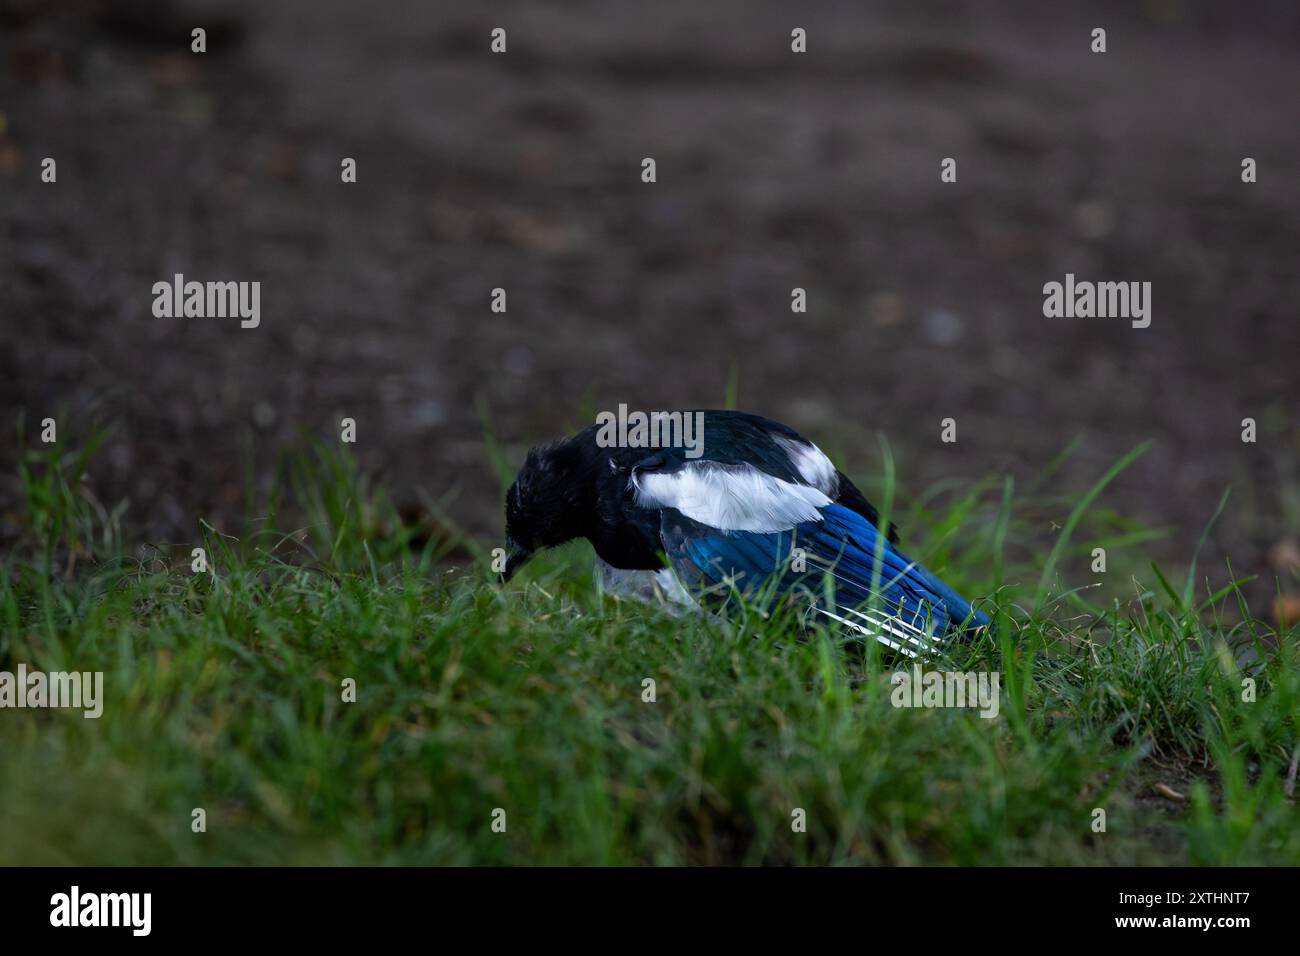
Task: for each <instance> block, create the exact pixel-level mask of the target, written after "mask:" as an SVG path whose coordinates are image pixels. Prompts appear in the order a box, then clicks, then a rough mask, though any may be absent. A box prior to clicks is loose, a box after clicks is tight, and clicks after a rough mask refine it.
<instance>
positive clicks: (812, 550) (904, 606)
mask: <svg viewBox="0 0 1300 956" xmlns="http://www.w3.org/2000/svg"><path fill="white" fill-rule="evenodd" d="M815 511H816V516H815V517H814V518H812V519H809V520H805V521H797V522H793V523H792V524H791V526H790V527H789V528H788V529H786V530H781V531H748V530H728V529H723V528H717V527H712V526H710V525H708V524H705V523H703V522H700V521H697V520H693V519H692V518H690V517H688V516H686V515H684V514H682V513H681V512H680V511H676V510H672V509H669V510H665V511H664V514H663V522H662V528H661V536H662V539H663V545H664V552H665V554H666V556H667V557H668V560H669V563H670V564H671V565H672V568H673V570H674V571H675V572H676V574H677V575H678V577H679V579H680V580H681V581H682V583H683V584H684V585H685V586H686V587H687V588H688V589H699V588H703V589H706V590H712V591H713V592H714V593H716V594H719V595H720V596H723V597H725V596H726V594H728V593H731V592H732V590H733V589H735V591H738V592H739V593H742V594H751V595H757V594H759V593H760V592H761V591H762V590H763V589H764V588H770V589H771V590H773V591H774V592H776V593H780V594H786V593H789V592H791V591H797V592H800V593H801V594H803V595H804V596H805V597H806V598H807V599H808V603H809V606H810V607H811V608H812V613H815V614H818V615H822V616H825V617H826V618H829V619H833V620H836V621H838V622H840V623H841V624H842V625H844V626H845V627H847V628H849V629H850V630H852V631H854V632H856V633H858V634H861V635H863V636H866V637H872V638H875V639H876V640H878V641H880V642H881V643H882V644H885V645H886V646H888V647H891V648H894V649H895V650H898V651H901V652H903V653H905V654H908V655H913V656H914V655H917V654H924V653H928V652H929V651H931V650H932V649H933V647H934V645H935V643H936V641H937V640H938V638H941V637H942V636H943V635H944V633H945V632H946V631H947V630H948V628H949V625H950V623H952V622H951V621H950V616H949V610H948V607H947V606H946V604H945V600H946V598H947V597H948V595H950V594H951V591H949V589H948V588H947V587H946V586H944V585H943V584H941V583H940V582H938V581H937V580H936V579H935V578H934V577H933V576H932V575H930V574H929V572H927V571H926V570H925V569H924V568H921V567H920V566H918V565H917V564H915V563H914V562H912V561H910V560H909V559H908V558H907V557H906V556H905V555H903V554H902V553H901V552H899V551H897V550H896V549H895V548H894V547H893V545H892V544H890V543H889V542H888V541H882V540H881V538H880V536H879V534H878V532H877V530H876V528H875V526H874V525H872V524H871V523H870V522H869V521H867V520H866V519H865V518H864V517H863V516H862V515H860V514H858V513H857V512H855V511H852V510H850V509H848V508H844V507H842V506H840V505H834V504H827V505H824V506H822V507H819V508H817V509H815ZM878 546H879V550H880V553H879V555H878V556H877V554H876V551H877V547H878Z"/></svg>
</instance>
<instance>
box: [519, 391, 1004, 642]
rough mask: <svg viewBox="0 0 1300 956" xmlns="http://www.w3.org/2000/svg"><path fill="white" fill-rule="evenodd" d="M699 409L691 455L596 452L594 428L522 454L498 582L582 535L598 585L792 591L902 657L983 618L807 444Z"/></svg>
mask: <svg viewBox="0 0 1300 956" xmlns="http://www.w3.org/2000/svg"><path fill="white" fill-rule="evenodd" d="M682 414H683V415H694V414H696V413H695V412H685V413H682ZM702 414H703V441H702V443H701V445H700V447H699V448H698V449H697V452H698V457H694V458H692V457H689V456H688V454H687V449H685V448H680V447H678V448H657V449H655V448H645V447H640V448H629V447H601V444H600V443H599V442H598V430H597V426H596V425H592V426H590V427H588V428H585V429H583V430H582V431H580V432H578V433H577V434H576V435H574V436H572V437H570V438H563V439H560V440H559V441H556V442H552V443H551V444H548V445H544V446H542V447H539V448H534V449H533V450H532V451H530V452H529V453H528V458H527V460H526V461H525V463H524V466H523V468H521V469H520V471H519V475H518V477H517V478H516V479H515V482H514V484H513V485H511V486H510V490H509V491H508V492H507V494H506V565H505V578H506V579H509V578H510V576H511V575H513V574H514V573H515V572H516V571H517V570H518V569H519V567H520V566H521V565H522V564H523V563H524V562H525V561H527V560H528V558H529V557H530V556H531V555H533V554H534V553H535V552H537V551H539V550H541V549H543V548H549V547H554V546H556V545H559V544H563V543H565V542H567V541H571V540H573V539H575V538H586V539H587V540H588V541H589V542H591V544H592V546H593V547H594V548H595V551H596V555H597V559H598V564H599V566H600V571H601V576H602V579H603V581H604V583H605V585H606V586H607V587H613V588H614V589H616V590H618V591H623V592H629V591H630V592H634V593H640V594H643V595H644V594H646V593H650V592H651V591H653V592H654V593H657V594H659V595H661V596H664V597H666V598H667V599H668V600H670V601H676V602H680V603H682V604H692V603H695V602H696V601H697V600H698V599H699V598H700V597H701V596H703V597H704V600H705V602H706V603H707V602H708V601H709V599H710V598H709V596H710V595H711V596H713V597H714V598H716V599H718V600H725V599H726V598H727V597H728V596H729V595H734V594H736V593H742V594H750V595H754V594H758V593H760V592H762V593H764V594H769V595H770V594H777V595H782V596H786V597H794V598H796V599H798V600H799V601H800V603H801V604H802V605H803V606H805V607H806V608H807V609H808V610H807V613H808V614H809V615H813V616H816V615H821V616H824V617H825V618H827V619H831V620H834V621H836V622H838V623H839V624H840V625H842V626H843V627H844V628H847V629H848V630H850V631H851V632H854V633H856V634H858V635H861V636H864V637H867V638H874V639H876V640H878V641H879V642H880V643H882V644H884V645H885V646H886V647H889V648H891V649H893V650H895V651H898V652H900V653H903V654H906V655H908V656H919V655H922V654H926V653H928V652H930V651H932V650H933V649H934V648H935V645H936V643H938V642H941V641H942V640H943V639H944V638H947V637H951V636H952V635H956V634H961V633H963V632H966V631H969V630H972V629H975V628H979V627H986V626H988V623H989V620H988V617H987V616H986V615H984V614H983V613H981V612H979V611H976V610H974V609H973V608H972V607H971V604H970V602H969V601H967V600H966V599H965V598H963V597H962V596H961V595H959V594H957V592H955V591H954V590H953V589H952V588H950V587H948V586H947V585H946V584H944V583H943V582H942V581H940V580H939V579H938V578H937V577H935V576H934V575H933V574H931V573H930V572H929V571H927V570H926V569H925V568H923V567H921V566H920V565H918V564H917V563H916V562H915V561H912V560H911V559H910V558H908V557H907V556H906V555H905V554H903V552H901V551H900V550H899V549H898V535H897V531H896V529H895V528H894V527H893V525H892V524H891V525H890V527H889V529H888V530H887V532H886V533H885V534H884V536H883V539H882V535H881V530H880V529H879V527H878V526H879V524H880V515H879V514H878V512H877V511H876V509H875V507H874V506H872V504H871V503H870V502H869V501H867V499H866V498H865V497H864V496H863V495H862V492H860V491H859V490H858V489H857V488H856V487H855V486H854V485H853V482H851V481H850V480H849V479H848V478H847V477H846V476H845V475H844V474H843V473H842V472H840V471H839V470H838V469H837V468H836V467H835V466H834V465H833V464H832V463H831V461H830V459H829V458H827V457H826V455H825V454H823V453H822V451H821V449H819V448H818V447H817V446H816V445H814V444H813V443H812V442H810V441H808V440H807V439H806V438H804V437H802V436H801V435H799V434H798V433H797V432H796V431H794V429H792V428H789V427H788V426H786V425H782V424H780V423H778V422H774V421H771V420H769V419H766V418H762V417H760V416H758V415H750V414H747V413H744V412H736V411H704V412H703V413H702ZM878 559H879V560H878Z"/></svg>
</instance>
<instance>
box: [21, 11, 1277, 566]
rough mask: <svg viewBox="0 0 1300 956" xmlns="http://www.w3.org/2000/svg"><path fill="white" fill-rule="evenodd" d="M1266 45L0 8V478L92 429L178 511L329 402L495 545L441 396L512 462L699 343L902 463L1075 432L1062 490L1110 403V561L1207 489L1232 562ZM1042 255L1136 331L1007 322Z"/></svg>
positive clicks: (753, 387) (401, 480) (314, 419)
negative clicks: (210, 305) (37, 441)
mask: <svg viewBox="0 0 1300 956" xmlns="http://www.w3.org/2000/svg"><path fill="white" fill-rule="evenodd" d="M193 26H204V27H205V28H206V29H207V30H208V52H207V53H206V54H204V55H196V54H192V53H190V52H189V31H190V29H191V28H192V27H193ZM495 26H502V27H504V28H505V29H506V30H507V36H508V52H507V53H506V54H505V55H493V54H492V53H491V52H490V51H489V40H490V37H489V33H490V31H491V29H492V28H493V27H495ZM796 26H799V27H803V28H805V29H806V30H807V31H808V38H809V39H808V47H809V52H808V53H807V54H806V55H795V54H792V53H791V52H790V45H789V44H790V30H791V29H792V28H793V27H796ZM1095 26H1102V27H1105V28H1106V29H1107V31H1108V37H1107V40H1108V47H1109V50H1108V52H1107V53H1106V54H1104V55H1097V54H1093V53H1091V52H1090V49H1089V44H1090V36H1089V34H1090V30H1091V29H1092V28H1093V27H1095ZM1298 51H1300V14H1298V13H1297V7H1296V5H1295V4H1294V3H1290V2H1277V3H1243V4H1228V3H1209V2H1200V3H1193V2H1177V0H1165V2H1159V3H1146V4H1143V3H1092V4H1086V5H1085V4H1074V3H1053V4H1050V5H1047V4H1041V3H1032V2H1025V3H1005V2H981V3H978V4H973V3H972V4H964V3H961V4H959V3H883V4H871V5H866V4H858V3H847V2H845V3H813V4H798V5H793V4H788V3H787V4H780V3H772V2H754V0H746V2H733V0H723V2H710V3H698V2H676V0H673V2H655V3H610V2H596V0H591V2H578V0H574V2H564V3H558V2H557V3H537V2H530V3H523V2H506V0H502V2H498V3H494V4H492V5H491V7H490V9H489V8H488V7H487V6H485V5H483V4H469V3H465V4H457V5H451V4H437V3H356V2H345V0H275V2H265V3H257V4H254V3H202V2H189V0H187V2H176V3H166V2H154V3H145V2H132V0H122V2H113V3H111V4H110V3H95V2H64V0H0V113H3V121H2V122H3V127H4V128H3V132H2V134H0V422H2V423H4V428H5V432H4V434H5V437H4V439H3V443H2V444H0V471H2V472H3V473H4V474H6V475H8V474H11V473H12V472H13V460H14V456H15V454H16V452H17V449H16V443H15V441H14V437H13V435H14V432H13V429H12V424H13V423H14V422H16V421H17V419H18V417H19V414H20V413H22V414H25V416H26V419H27V422H28V428H29V434H28V439H27V441H28V442H29V443H30V442H32V440H33V438H32V435H31V430H32V429H33V427H34V423H35V422H38V421H39V420H40V419H41V418H43V417H45V416H46V415H55V416H57V417H59V419H60V425H61V428H62V429H63V435H65V436H78V435H84V434H85V433H86V432H87V431H88V430H89V428H90V427H91V425H92V424H110V425H112V426H113V432H112V437H111V439H110V440H109V442H108V443H107V445H106V447H105V450H104V452H103V454H102V456H101V458H100V460H98V461H97V463H96V465H95V468H94V482H95V488H96V491H97V493H98V494H99V496H100V497H101V498H102V499H104V500H105V501H109V502H111V501H116V500H118V499H120V498H129V499H130V506H129V508H128V510H127V512H126V518H127V521H128V524H129V526H130V527H131V528H132V529H133V533H134V534H137V535H139V536H141V537H142V538H143V539H147V540H179V541H184V540H191V539H192V538H193V537H194V536H195V533H196V532H195V529H196V519H197V517H198V516H200V515H204V516H207V517H209V518H210V519H211V520H214V521H216V522H218V523H220V522H223V521H225V522H233V521H237V520H238V516H240V515H242V514H243V513H244V512H243V508H244V502H245V499H246V494H247V492H248V491H249V483H250V482H251V483H252V485H253V486H254V487H255V488H264V487H265V484H266V482H267V481H268V480H269V474H270V471H271V468H270V465H271V463H272V462H273V461H274V459H275V456H276V454H277V451H278V450H280V449H282V448H284V447H286V446H289V445H291V444H293V443H295V442H296V441H297V440H298V435H299V429H306V430H307V431H308V432H310V433H313V434H317V435H321V436H326V437H330V438H331V439H333V438H336V437H337V422H338V420H339V419H340V418H341V417H342V416H345V415H347V416H351V417H354V418H355V419H356V420H357V422H358V444H357V445H356V451H357V454H358V455H359V457H360V459H361V461H362V462H363V464H364V465H365V466H366V467H367V468H368V469H369V470H371V471H373V472H374V473H375V474H376V475H377V476H378V477H379V478H381V479H382V480H384V481H385V482H388V483H389V484H391V486H392V487H393V488H394V489H395V495H396V497H398V499H399V500H401V499H407V500H409V499H412V498H413V496H415V495H416V493H417V491H420V490H422V491H423V492H424V493H425V494H427V495H429V496H431V497H435V498H440V499H443V500H444V501H445V502H446V503H447V504H448V507H449V508H450V509H451V511H452V512H453V513H454V514H455V516H456V517H457V519H458V520H460V521H461V522H462V523H463V524H464V525H465V526H466V527H467V528H468V529H470V530H471V531H473V532H474V533H476V534H479V535H483V536H485V537H486V536H495V535H496V534H498V533H499V529H500V518H499V500H500V499H499V487H498V484H497V480H496V477H495V475H494V473H493V471H492V468H491V465H490V462H489V456H488V454H487V452H486V449H485V446H484V442H483V435H484V421H485V419H486V420H490V422H491V425H492V428H493V429H494V430H495V432H496V434H497V436H498V437H499V439H500V440H501V442H502V443H503V444H504V446H505V447H506V450H507V453H508V454H510V455H520V454H521V453H522V450H523V449H524V448H525V447H526V446H527V445H528V444H530V443H534V442H537V441H540V440H542V439H545V438H549V437H553V436H555V435H557V434H559V433H561V432H563V431H566V430H570V429H573V428H576V427H579V426H581V425H582V424H585V423H586V422H587V421H589V420H590V415H591V414H593V413H594V411H595V410H598V409H606V408H608V409H612V408H615V407H617V404H618V403H619V402H626V403H628V404H629V405H630V406H631V407H632V408H643V409H657V408H665V407H691V406H717V405H719V404H721V402H722V401H723V398H724V395H725V392H726V388H727V382H728V379H729V377H730V376H731V375H732V374H733V370H734V374H735V375H736V377H737V381H738V383H739V405H740V407H742V408H745V409H748V410H751V411H756V412H760V413H763V414H766V415H769V416H772V417H774V418H777V419H780V420H783V421H786V422H788V423H790V424H792V425H794V426H795V427H797V428H799V429H800V430H802V431H803V432H804V433H805V434H807V435H808V436H809V437H812V438H814V439H815V440H817V441H819V443H821V444H823V446H824V447H826V448H828V450H831V451H832V452H833V453H837V454H839V455H841V456H842V458H843V460H844V464H845V465H846V466H847V468H848V469H849V470H851V471H865V470H868V469H871V468H875V467H877V464H878V454H877V450H876V444H875V439H874V437H873V432H874V431H876V430H880V431H883V432H885V433H886V434H887V435H888V436H889V439H890V441H891V443H892V446H893V448H894V449H895V452H896V453H897V455H898V457H899V460H900V469H901V470H900V476H901V479H902V483H903V490H904V491H905V492H908V493H913V494H915V493H919V492H920V491H922V490H924V489H925V488H926V487H929V486H930V485H932V484H933V483H934V482H937V481H941V480H944V479H969V478H978V477H983V476H986V475H989V474H1003V473H1010V474H1012V475H1015V476H1016V477H1017V479H1018V481H1020V482H1021V483H1023V482H1026V481H1028V480H1029V479H1031V478H1032V477H1033V476H1034V475H1036V474H1037V473H1039V472H1040V471H1041V470H1042V469H1043V468H1044V467H1045V466H1046V465H1047V463H1048V462H1049V461H1050V460H1051V459H1052V458H1053V457H1054V456H1055V455H1056V454H1057V453H1058V452H1060V451H1061V450H1062V449H1063V448H1064V447H1065V446H1066V445H1067V443H1068V442H1069V441H1070V440H1071V439H1074V438H1076V437H1078V438H1080V439H1081V444H1080V447H1079V450H1078V452H1077V454H1076V456H1075V458H1074V459H1072V461H1071V463H1070V464H1069V465H1068V467H1067V468H1066V469H1065V471H1064V472H1063V474H1062V475H1061V477H1060V479H1059V484H1060V486H1061V487H1064V488H1082V487H1084V486H1086V485H1087V484H1088V483H1090V482H1091V481H1092V480H1094V479H1095V478H1096V477H1097V476H1098V475H1100V473H1101V472H1102V471H1103V470H1104V469H1105V468H1106V467H1107V466H1108V465H1109V464H1110V463H1112V462H1113V461H1114V460H1116V459H1117V458H1119V457H1120V456H1121V455H1122V454H1123V453H1124V452H1126V451H1127V450H1129V449H1130V448H1131V447H1133V446H1134V445H1136V444H1137V443H1138V442H1140V441H1143V440H1146V439H1153V440H1154V442H1155V444H1154V447H1153V449H1152V451H1151V452H1150V453H1148V454H1147V455H1146V457H1145V458H1144V459H1142V460H1141V462H1140V463H1139V464H1138V465H1137V466H1135V467H1134V468H1133V469H1132V471H1131V472H1129V473H1128V474H1127V475H1126V476H1125V477H1124V478H1123V479H1122V480H1121V481H1120V482H1119V483H1118V484H1117V485H1116V486H1115V488H1114V492H1113V494H1111V495H1109V497H1108V500H1109V501H1110V502H1112V503H1114V504H1116V505H1117V506H1119V507H1122V508H1126V509H1128V510H1129V511H1130V512H1132V513H1134V514H1136V515H1138V516H1140V517H1141V518H1142V519H1143V520H1145V521H1148V522H1149V523H1151V524H1154V525H1168V526H1171V527H1172V528H1173V529H1174V530H1173V534H1172V535H1171V536H1170V538H1169V539H1167V540H1166V541H1164V542H1163V543H1161V544H1159V545H1157V546H1155V547H1154V548H1153V549H1152V550H1153V553H1154V555H1155V556H1157V557H1162V558H1165V559H1171V558H1172V559H1173V560H1174V561H1175V562H1176V561H1177V560H1179V559H1185V558H1186V557H1188V556H1189V555H1190V553H1191V551H1192V549H1193V547H1194V545H1195V541H1196V538H1197V536H1198V535H1199V533H1200V529H1201V527H1202V525H1203V524H1204V522H1205V521H1206V520H1207V519H1208V518H1209V516H1210V514H1211V513H1212V511H1213V509H1214V506H1215V504H1216V503H1217V501H1218V498H1219V495H1220V494H1221V492H1222V490H1223V488H1224V486H1225V485H1227V484H1229V483H1232V484H1233V486H1234V497H1233V501H1232V504H1231V505H1230V507H1229V509H1228V512H1227V513H1226V514H1225V517H1224V519H1223V521H1222V523H1221V525H1220V526H1219V527H1218V529H1217V530H1216V532H1215V536H1214V540H1213V544H1212V550H1213V555H1212V556H1211V557H1212V558H1213V557H1214V555H1221V554H1224V553H1230V554H1231V555H1232V556H1233V560H1234V563H1235V565H1236V566H1237V567H1238V568H1239V569H1240V570H1243V571H1254V572H1264V573H1271V565H1270V562H1271V561H1272V562H1273V563H1276V548H1275V546H1276V545H1277V543H1278V542H1279V541H1282V540H1284V539H1285V538H1286V537H1287V536H1288V535H1294V534H1295V533H1296V531H1297V530H1298V529H1300V431H1298V430H1297V427H1296V417H1297V412H1298V411H1300V409H1298V405H1300V403H1298V401H1297V399H1298V397H1300V387H1298V385H1297V372H1296V369H1297V362H1298V361H1300V323H1298V322H1297V306H1296V303H1297V302H1300V272H1298V270H1297V253H1300V189H1298V188H1297V184H1298V183H1300V177H1298V175H1297V174H1298V173H1300V124H1298V123H1297V119H1298V116H1297V90H1300V56H1297V52H1298ZM45 156H52V157H55V158H56V159H57V162H58V182H57V184H54V185H47V184H42V183H41V182H40V162H41V159H42V158H43V157H45ZM344 156H350V157H355V158H356V160H357V162H358V179H359V181H358V182H357V183H356V184H355V185H344V184H342V183H340V181H339V163H340V159H341V158H342V157H344ZM645 156H653V157H654V158H655V159H656V161H657V164H658V182H657V183H655V184H653V185H646V184H643V183H642V182H641V181H640V161H641V159H642V157H645ZM947 156H951V157H954V158H956V159H957V161H958V182H957V183H956V184H943V183H941V182H940V179H939V164H940V160H941V159H942V158H943V157H947ZM1245 156H1250V157H1254V158H1255V159H1256V160H1257V162H1258V168H1259V173H1258V179H1259V181H1258V182H1257V183H1255V184H1253V185H1245V184H1243V183H1242V182H1241V178H1240V165H1241V160H1242V157H1245ZM176 272H181V273H184V274H185V276H186V277H187V278H190V279H199V280H242V281H252V280H257V281H260V282H261V283H262V322H261V326H260V328H258V329H255V330H242V329H240V328H239V325H238V322H237V320H232V319H225V320H222V319H155V318H154V317H153V316H152V314H151V306H152V301H153V297H152V292H151V287H152V285H153V283H155V282H157V281H159V280H165V279H170V278H171V276H172V275H173V274H174V273H176ZM1067 272H1073V273H1075V274H1076V275H1077V276H1078V277H1079V278H1081V279H1085V278H1086V279H1094V280H1125V281H1128V280H1135V281H1150V282H1151V283H1153V321H1152V324H1151V327H1150V328H1148V329H1145V330H1135V329H1132V328H1130V327H1129V324H1128V323H1127V322H1126V321H1123V320H1116V319H1110V320H1103V319H1091V320H1086V319H1077V320H1065V319H1059V320H1052V319H1047V318H1044V316H1043V314H1042V287H1043V284H1044V283H1045V282H1048V281H1052V280H1057V281H1060V280H1062V279H1063V277H1064V275H1065V273H1067ZM498 286H500V287H503V288H505V289H506V290H507V294H508V312H507V313H506V314H504V315H500V314H494V313H493V312H492V311H491V310H490V308H489V297H490V294H491V290H492V289H493V288H494V287H498ZM794 286H801V287H804V288H806V289H807V291H808V301H809V309H808V312H807V314H805V315H794V314H792V313H791V311H790V290H791V288H792V287H794ZM1247 416H1250V417H1253V418H1255V419H1256V420H1257V422H1258V426H1259V440H1258V442H1257V443H1256V444H1254V445H1248V444H1243V443H1242V441H1241V437H1240V432H1241V424H1240V423H1241V420H1242V419H1243V418H1245V417H1247ZM946 417H952V418H955V419H956V420H957V422H958V442H957V444H955V445H946V444H943V443H941V442H940V440H939V432H940V424H939V423H940V420H941V419H943V418H946ZM250 455H251V457H250ZM250 462H251V466H250V464H249V463H250ZM0 487H3V491H2V492H0V494H4V495H5V496H6V498H7V501H6V502H4V503H3V506H4V507H3V511H4V512H5V513H6V514H8V516H9V518H8V522H7V524H5V526H6V527H7V529H8V530H9V531H10V532H12V531H13V530H14V524H13V514H14V504H13V492H14V487H13V485H12V484H11V483H6V484H4V485H3V486H0ZM1062 517H1063V516H1062ZM0 524H3V523H0ZM1270 549H1273V551H1274V555H1273V558H1270Z"/></svg>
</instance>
